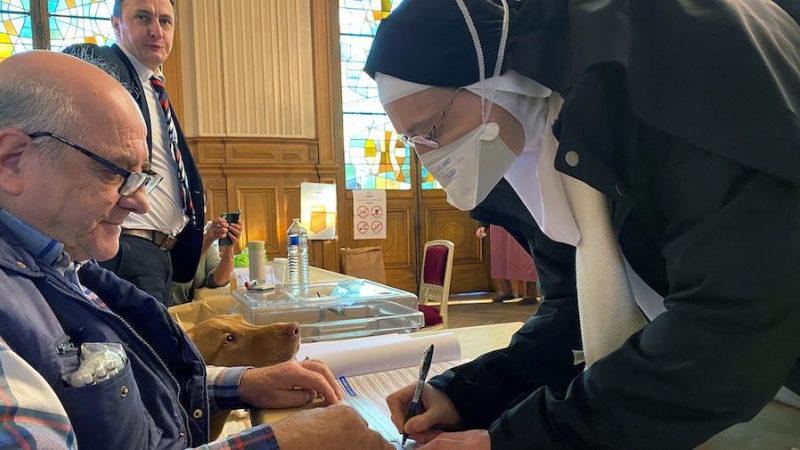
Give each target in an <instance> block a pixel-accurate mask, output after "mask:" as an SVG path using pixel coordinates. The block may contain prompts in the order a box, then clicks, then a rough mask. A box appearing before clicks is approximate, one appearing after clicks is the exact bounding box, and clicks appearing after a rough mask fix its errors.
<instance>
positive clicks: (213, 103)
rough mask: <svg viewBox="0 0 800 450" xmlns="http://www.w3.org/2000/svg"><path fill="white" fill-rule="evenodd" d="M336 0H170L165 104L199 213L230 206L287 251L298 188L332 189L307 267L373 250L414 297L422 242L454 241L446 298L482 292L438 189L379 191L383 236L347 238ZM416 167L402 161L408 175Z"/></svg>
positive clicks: (466, 222)
mask: <svg viewBox="0 0 800 450" xmlns="http://www.w3.org/2000/svg"><path fill="white" fill-rule="evenodd" d="M338 8H339V0H195V1H185V2H178V6H177V14H178V30H179V35H178V36H177V37H176V43H175V48H174V50H173V56H172V57H170V58H169V60H168V61H167V63H166V64H165V72H166V74H167V77H168V80H169V81H168V89H169V92H170V99H171V100H172V101H173V104H174V105H175V107H176V109H177V114H178V117H179V118H180V120H181V123H182V125H183V127H184V131H185V132H186V135H187V138H188V139H189V143H190V146H191V147H192V150H193V152H194V155H195V160H196V161H197V162H198V166H199V168H200V172H201V174H202V175H203V180H204V182H205V186H206V198H207V199H208V202H207V203H208V214H209V215H218V214H221V213H223V212H226V211H232V210H235V209H236V208H241V209H242V212H243V216H242V217H243V219H242V220H243V222H244V225H245V235H244V239H243V242H247V241H248V240H256V239H257V240H264V241H266V247H267V253H268V255H269V256H270V257H275V256H279V255H283V254H285V252H286V242H285V230H286V228H287V227H288V226H289V224H290V223H291V219H292V218H293V217H299V211H300V183H301V182H303V181H313V182H323V183H336V185H337V192H338V204H339V207H338V210H339V215H338V219H337V234H338V237H337V240H335V241H313V242H312V243H311V248H310V261H311V263H312V264H313V265H316V266H318V267H324V268H326V269H330V270H338V267H339V263H338V251H339V248H341V247H356V246H365V245H377V246H380V247H382V248H383V251H384V261H385V266H386V275H387V282H388V284H390V285H392V286H396V287H399V288H402V289H407V290H411V291H415V290H416V287H417V286H416V279H417V276H418V274H419V270H418V265H419V260H420V249H421V247H422V244H424V242H425V241H426V240H430V239H449V240H452V241H453V242H455V243H456V258H455V266H454V267H455V269H454V274H453V280H454V285H453V287H452V288H451V292H453V293H455V292H463V291H472V290H481V289H484V288H485V287H486V285H487V280H488V277H487V274H486V270H485V263H484V261H483V256H482V255H483V249H482V247H481V245H480V242H479V241H477V240H476V239H475V238H474V236H473V232H474V227H475V222H474V221H473V220H471V219H469V217H468V215H467V213H463V212H460V211H456V210H455V209H453V208H452V207H450V206H449V205H447V203H446V201H445V196H444V193H443V192H441V191H425V192H424V193H420V192H415V191H390V192H388V193H387V217H388V220H389V226H388V227H387V238H386V239H384V240H374V241H354V240H353V237H352V233H353V231H352V226H353V224H352V195H350V193H347V192H345V189H344V169H343V166H344V156H343V138H342V130H341V127H342V114H341V73H340V61H339V39H338V26H339V22H338ZM417 170H418V167H417V165H416V162H413V164H412V172H414V175H412V177H416V174H417V172H416V171H417Z"/></svg>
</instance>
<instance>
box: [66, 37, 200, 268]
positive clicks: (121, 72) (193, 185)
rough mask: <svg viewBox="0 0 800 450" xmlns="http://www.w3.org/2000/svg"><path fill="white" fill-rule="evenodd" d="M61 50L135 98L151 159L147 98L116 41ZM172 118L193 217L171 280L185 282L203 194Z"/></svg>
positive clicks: (196, 246)
mask: <svg viewBox="0 0 800 450" xmlns="http://www.w3.org/2000/svg"><path fill="white" fill-rule="evenodd" d="M64 53H68V54H70V55H73V56H76V57H78V58H81V59H83V60H85V61H88V62H90V63H92V64H94V65H96V66H98V67H100V68H101V69H103V70H104V71H106V72H107V73H109V74H110V75H111V76H112V77H114V78H116V79H117V80H118V81H119V82H120V84H122V85H123V86H124V87H125V89H127V90H128V92H130V94H131V96H132V97H133V98H134V100H136V103H137V104H138V105H139V109H140V110H141V111H142V116H144V121H145V123H147V147H148V148H149V149H150V155H151V158H152V152H153V138H152V132H151V129H152V127H151V121H150V113H149V110H148V108H147V101H146V99H145V97H144V95H142V92H143V90H142V83H141V82H140V80H139V76H138V74H137V73H136V69H135V68H134V67H133V64H131V62H130V60H128V57H127V56H126V55H125V53H124V52H123V51H122V49H120V48H119V47H118V46H117V45H116V44H115V45H112V46H110V47H100V46H97V45H94V44H77V45H72V46H69V47H67V48H66V49H64ZM172 119H173V121H174V122H175V128H176V129H177V131H178V148H179V149H180V152H181V158H182V159H183V165H184V167H185V169H186V176H187V177H188V178H189V190H190V192H191V195H192V201H193V203H194V213H195V217H196V220H195V222H194V223H192V222H191V221H190V222H189V223H188V224H187V225H186V227H185V228H184V229H183V231H181V233H180V234H179V235H178V242H177V243H176V244H175V246H174V247H173V248H172V250H171V251H170V258H171V259H172V269H173V273H172V279H173V280H174V281H177V282H181V283H184V282H187V281H191V280H192V278H194V274H195V271H196V270H197V265H198V263H199V261H200V250H201V247H202V243H203V226H204V225H205V218H204V211H205V197H204V195H203V181H202V179H201V178H200V172H199V171H198V170H197V165H196V164H195V162H194V158H192V153H191V151H190V150H189V145H188V144H187V142H186V138H185V137H184V135H183V130H182V129H181V125H180V123H179V122H178V117H177V116H176V115H175V111H173V112H172Z"/></svg>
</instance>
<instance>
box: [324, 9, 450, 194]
mask: <svg viewBox="0 0 800 450" xmlns="http://www.w3.org/2000/svg"><path fill="white" fill-rule="evenodd" d="M401 2H402V0H340V3H339V6H340V7H339V27H340V43H341V44H340V45H341V57H342V111H343V113H344V159H345V186H346V189H351V190H352V189H396V190H408V189H411V187H412V186H411V158H410V157H411V151H412V150H411V149H410V148H408V147H406V146H405V145H404V144H403V143H402V142H401V141H400V136H399V135H398V134H397V133H396V132H395V130H394V128H393V127H392V124H391V122H390V121H389V118H388V117H386V114H385V113H384V112H383V107H382V106H381V104H380V101H379V100H378V89H377V87H376V86H375V81H373V80H372V79H371V78H370V77H369V76H368V75H367V74H365V73H364V71H363V69H364V63H365V62H366V60H367V54H368V53H369V48H370V46H371V45H372V39H373V38H374V37H375V32H376V31H377V29H378V25H379V24H380V21H381V20H383V19H385V18H386V17H387V16H388V15H389V14H390V13H391V12H392V11H393V10H394V9H395V8H397V6H398V5H399V4H400V3H401ZM422 188H423V189H432V188H439V184H438V183H436V181H435V180H433V177H430V176H429V175H428V174H427V172H426V171H425V170H424V169H423V172H422Z"/></svg>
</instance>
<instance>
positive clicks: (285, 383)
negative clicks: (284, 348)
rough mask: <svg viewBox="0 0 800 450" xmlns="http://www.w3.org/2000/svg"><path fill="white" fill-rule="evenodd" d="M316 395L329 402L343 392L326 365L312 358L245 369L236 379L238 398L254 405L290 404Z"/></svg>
mask: <svg viewBox="0 0 800 450" xmlns="http://www.w3.org/2000/svg"><path fill="white" fill-rule="evenodd" d="M318 396H320V397H322V398H324V399H325V402H326V403H327V404H332V403H338V402H340V401H341V400H342V398H343V396H344V392H342V388H341V387H339V384H338V383H337V382H336V378H335V377H334V376H333V373H332V372H331V371H330V369H328V366H326V365H325V364H324V363H323V362H321V361H315V360H310V361H302V362H297V361H287V362H285V363H281V364H277V365H274V366H270V367H261V368H256V369H249V370H247V371H245V372H244V374H243V375H242V380H241V382H240V383H239V398H240V399H241V400H242V401H243V402H245V403H247V404H249V405H252V406H254V407H256V408H271V409H274V408H292V407H296V406H302V405H305V404H306V403H308V402H310V401H312V400H314V399H315V398H317V397H318Z"/></svg>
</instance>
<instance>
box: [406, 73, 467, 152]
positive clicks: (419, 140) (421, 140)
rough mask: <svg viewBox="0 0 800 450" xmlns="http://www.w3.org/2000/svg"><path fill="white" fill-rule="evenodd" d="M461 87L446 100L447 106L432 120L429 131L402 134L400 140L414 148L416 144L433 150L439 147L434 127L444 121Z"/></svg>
mask: <svg viewBox="0 0 800 450" xmlns="http://www.w3.org/2000/svg"><path fill="white" fill-rule="evenodd" d="M461 89H462V88H458V89H456V92H455V93H454V94H453V97H452V98H450V101H449V102H447V106H445V107H444V109H443V110H442V112H440V113H439V119H438V120H437V121H436V122H434V124H433V125H432V126H431V129H430V131H428V132H427V133H425V134H415V135H414V136H406V135H403V136H401V137H400V140H401V141H403V143H404V144H407V145H408V146H409V147H411V148H414V149H416V148H417V145H421V146H423V147H426V148H429V149H431V150H435V149H437V148H439V146H440V145H439V141H437V140H436V127H438V126H439V124H441V123H442V122H444V118H445V117H446V116H447V111H449V110H450V107H451V106H453V102H454V101H455V100H456V95H458V93H459V92H461Z"/></svg>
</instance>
